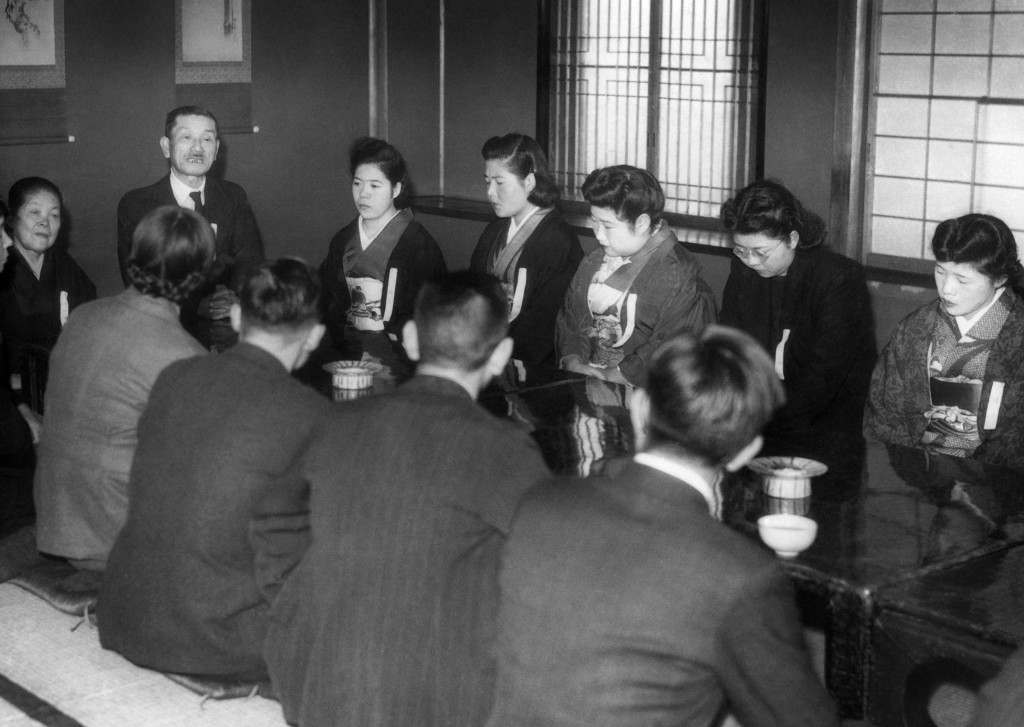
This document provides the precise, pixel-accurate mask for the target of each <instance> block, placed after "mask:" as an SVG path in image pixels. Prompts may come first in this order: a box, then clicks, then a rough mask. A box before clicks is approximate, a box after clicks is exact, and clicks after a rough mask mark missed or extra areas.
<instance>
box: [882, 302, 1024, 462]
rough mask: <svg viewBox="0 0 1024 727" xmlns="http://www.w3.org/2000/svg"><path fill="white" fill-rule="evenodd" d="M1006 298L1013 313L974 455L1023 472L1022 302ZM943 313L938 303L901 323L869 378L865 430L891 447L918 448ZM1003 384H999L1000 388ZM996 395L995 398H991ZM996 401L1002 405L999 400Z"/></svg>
mask: <svg viewBox="0 0 1024 727" xmlns="http://www.w3.org/2000/svg"><path fill="white" fill-rule="evenodd" d="M1003 296H1004V297H1005V296H1010V297H1009V298H1006V300H1007V302H1008V303H1009V304H1010V315H1009V317H1008V318H1007V319H1006V323H1004V324H1003V328H1002V330H1001V331H1000V332H999V336H998V338H996V342H995V344H994V345H993V347H992V350H991V352H990V353H989V357H988V362H987V364H986V366H985V379H984V382H983V384H982V389H981V404H980V407H979V412H982V413H984V415H981V414H979V416H978V432H979V434H980V435H981V444H980V445H978V448H977V449H976V450H974V453H973V454H972V455H971V456H972V457H973V458H975V459H977V460H979V461H981V462H986V463H989V464H995V465H1001V466H1007V467H1012V468H1014V469H1021V468H1024V447H1022V446H1021V444H1022V443H1024V357H1022V356H1021V351H1024V300H1022V299H1021V298H1020V297H1019V296H1018V295H1017V294H1016V293H1015V292H1014V291H1012V290H1007V291H1006V292H1005V293H1004V294H1003ZM940 315H945V314H944V313H942V312H941V311H940V310H939V303H938V301H935V302H933V303H928V304H927V305H924V306H921V307H920V308H918V309H917V310H916V311H914V312H913V313H911V314H910V315H909V316H907V317H906V318H904V319H903V320H902V321H900V324H899V325H898V326H897V327H896V330H895V332H893V334H892V338H891V339H890V340H889V343H888V344H886V346H885V348H884V349H883V351H882V355H881V357H880V358H879V360H878V365H877V366H876V367H875V370H874V373H873V374H872V375H871V389H870V392H869V396H868V406H867V409H866V410H865V412H864V431H865V433H866V434H867V435H868V436H871V437H874V438H876V439H879V440H881V441H883V442H887V443H890V444H901V445H904V446H907V447H920V446H921V435H922V434H923V433H924V430H925V426H926V425H927V423H928V420H927V419H925V418H924V416H923V414H924V412H925V411H927V410H928V409H929V408H930V407H931V394H930V390H929V384H928V361H927V358H928V347H929V345H931V342H932V335H933V333H934V331H935V323H936V320H937V319H938V317H939V316H940ZM997 384H1000V385H1001V386H996V385H997ZM993 394H995V396H993ZM997 399H998V401H997Z"/></svg>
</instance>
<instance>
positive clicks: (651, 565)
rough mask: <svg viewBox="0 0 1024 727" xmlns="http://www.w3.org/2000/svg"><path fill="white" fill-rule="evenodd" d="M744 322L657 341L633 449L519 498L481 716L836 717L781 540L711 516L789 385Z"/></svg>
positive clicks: (602, 719)
mask: <svg viewBox="0 0 1024 727" xmlns="http://www.w3.org/2000/svg"><path fill="white" fill-rule="evenodd" d="M783 397H784V395H783V393H782V388H781V386H780V384H779V381H778V378H777V377H776V375H775V372H774V369H773V368H772V364H771V361H770V360H769V359H768V357H767V355H766V354H765V353H764V351H763V350H761V349H760V347H759V346H758V344H757V343H756V342H755V341H754V340H753V339H752V338H750V337H749V336H747V335H746V334H743V333H740V332H739V331H735V330H733V329H726V328H721V327H716V326H712V327H710V328H708V329H707V330H706V331H705V332H704V333H703V334H702V335H701V336H700V337H699V338H698V337H696V336H694V335H692V334H689V333H687V334H682V335H680V336H678V337H676V338H674V339H670V340H669V342H667V343H666V344H665V345H664V346H662V348H660V349H659V351H658V352H657V353H656V354H655V355H654V357H653V360H652V362H651V367H650V370H649V372H648V375H647V384H646V388H645V389H639V390H637V393H636V395H635V396H634V398H633V401H632V402H631V409H630V412H631V416H632V420H633V426H634V429H635V431H636V432H637V450H638V451H639V454H637V455H636V456H635V457H634V458H633V459H632V460H631V461H628V462H627V463H623V464H622V466H621V467H618V468H615V469H614V470H613V471H611V472H609V473H607V475H606V476H594V477H591V478H590V479H577V480H572V481H561V482H555V481H552V482H550V483H548V484H545V485H542V486H541V487H538V488H537V489H536V490H534V491H532V492H531V493H529V494H528V495H526V497H525V498H524V499H523V501H522V504H521V506H520V508H519V511H518V513H517V515H516V519H515V521H514V523H513V525H512V534H511V535H510V536H509V539H508V542H507V544H506V546H505V553H504V558H503V564H502V571H501V573H502V575H501V608H500V612H499V617H498V637H497V643H498V651H497V654H498V682H497V687H496V695H495V705H494V711H493V712H492V714H491V717H490V721H489V722H488V723H487V724H488V725H489V727H504V726H509V727H511V726H512V725H546V726H547V727H569V726H570V725H572V726H573V727H584V726H586V727H591V726H592V725H615V726H616V727H632V726H634V725H635V726H636V727H640V725H655V724H657V725H688V726H690V727H705V726H707V725H711V724H714V723H715V720H716V719H718V718H719V717H720V716H721V713H722V711H723V709H725V708H728V709H731V711H732V712H733V713H734V714H735V715H736V717H738V718H739V721H740V722H741V723H742V724H743V725H744V726H745V727H759V726H763V727H769V725H770V726H772V727H785V726H786V725H803V726H804V727H829V726H830V725H838V721H837V718H836V714H835V709H834V706H833V705H832V703H831V700H830V699H829V697H828V695H827V694H826V693H825V690H824V688H823V687H822V685H821V684H820V682H818V680H817V678H816V677H815V675H814V673H813V671H812V669H811V665H810V661H809V659H808V656H807V653H806V651H805V647H804V643H803V636H802V632H801V629H800V625H799V623H798V620H797V615H796V609H795V606H794V599H793V593H792V588H791V586H790V584H789V581H788V579H787V577H786V576H785V574H784V573H783V572H782V570H781V569H780V568H779V567H778V565H777V564H776V562H775V560H774V558H773V557H772V556H771V555H769V554H768V553H766V552H765V551H764V550H762V549H761V548H759V547H758V545H757V544H755V543H753V542H751V541H750V540H749V539H748V538H746V537H744V536H743V535H741V534H739V533H737V532H734V531H732V530H730V529H729V528H727V527H726V526H724V525H723V524H722V523H720V522H718V520H717V519H716V517H715V516H716V514H717V513H718V512H719V508H720V506H721V501H722V500H721V492H720V490H719V484H720V482H721V479H722V475H723V473H724V471H726V470H735V469H738V468H739V467H742V466H743V464H744V463H745V462H747V461H748V460H749V459H750V458H751V457H753V456H754V455H755V454H756V453H757V451H758V449H759V448H760V446H761V436H760V434H759V432H760V430H761V428H762V427H763V426H764V424H765V423H766V422H767V421H768V420H769V419H770V418H771V416H772V413H773V412H774V411H775V409H776V408H778V406H779V405H780V404H781V403H782V401H783Z"/></svg>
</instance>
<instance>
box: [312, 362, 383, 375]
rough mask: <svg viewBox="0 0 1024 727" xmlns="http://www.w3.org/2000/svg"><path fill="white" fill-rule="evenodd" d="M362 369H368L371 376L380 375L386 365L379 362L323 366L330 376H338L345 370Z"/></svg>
mask: <svg viewBox="0 0 1024 727" xmlns="http://www.w3.org/2000/svg"><path fill="white" fill-rule="evenodd" d="M354 368H361V369H366V370H367V371H369V372H370V373H371V374H379V373H381V372H382V371H384V365H383V364H381V363H379V362H377V361H370V360H366V361H355V360H352V361H331V362H330V363H325V364H324V365H323V369H324V371H326V372H327V373H329V374H336V373H339V372H340V371H344V370H345V369H354Z"/></svg>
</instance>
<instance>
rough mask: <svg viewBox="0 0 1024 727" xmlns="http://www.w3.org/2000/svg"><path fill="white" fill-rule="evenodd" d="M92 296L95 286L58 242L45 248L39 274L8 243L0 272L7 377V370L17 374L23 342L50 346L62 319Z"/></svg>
mask: <svg viewBox="0 0 1024 727" xmlns="http://www.w3.org/2000/svg"><path fill="white" fill-rule="evenodd" d="M95 298H96V286H95V285H93V282H92V281H91V280H90V279H89V276H88V275H86V274H85V271H84V270H82V268H80V267H79V266H78V263H77V262H75V260H74V258H72V257H71V255H69V254H68V252H67V251H66V250H64V249H63V248H62V247H58V246H57V245H55V246H54V247H52V248H50V249H49V250H47V251H46V254H45V255H44V256H43V267H42V270H41V271H40V275H39V278H38V279H37V278H36V276H35V273H33V272H32V268H31V267H29V264H28V262H26V260H25V258H24V257H23V256H22V254H21V251H20V250H18V248H17V246H11V248H10V254H9V256H8V258H7V263H6V264H5V265H4V269H3V272H2V273H0V336H2V337H3V346H4V364H5V366H6V371H3V374H4V377H5V381H6V380H7V379H6V377H7V375H8V373H21V369H22V359H23V349H24V346H25V345H26V344H34V345H37V346H42V347H43V348H47V349H50V348H53V345H54V343H56V342H57V336H58V335H59V334H60V332H61V329H62V328H63V325H64V322H65V321H64V320H62V318H63V317H64V316H66V315H67V314H68V313H69V312H70V311H72V310H74V309H75V308H77V307H78V306H79V305H81V304H82V303H87V302H89V301H90V300H94V299H95Z"/></svg>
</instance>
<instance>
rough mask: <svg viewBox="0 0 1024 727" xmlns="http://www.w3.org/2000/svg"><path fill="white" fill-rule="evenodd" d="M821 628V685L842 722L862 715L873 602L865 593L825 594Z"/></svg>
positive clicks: (869, 651)
mask: <svg viewBox="0 0 1024 727" xmlns="http://www.w3.org/2000/svg"><path fill="white" fill-rule="evenodd" d="M826 618H827V622H826V629H825V683H826V685H827V686H828V689H829V691H830V692H831V693H832V696H833V698H834V699H835V700H836V704H837V705H838V706H839V715H840V716H841V717H843V718H844V719H861V718H862V717H863V716H864V710H865V701H866V697H867V686H868V678H869V677H870V675H871V623H872V619H873V618H874V599H873V598H872V597H871V593H870V592H869V591H866V590H860V591H850V590H837V591H834V592H832V593H830V594H829V602H828V608H827V613H826Z"/></svg>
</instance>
